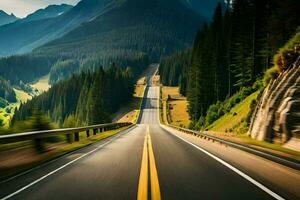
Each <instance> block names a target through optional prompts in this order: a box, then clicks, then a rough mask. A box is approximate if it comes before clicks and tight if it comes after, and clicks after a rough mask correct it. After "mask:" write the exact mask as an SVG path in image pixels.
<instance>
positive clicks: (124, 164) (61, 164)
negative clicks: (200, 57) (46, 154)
mask: <svg viewBox="0 0 300 200" xmlns="http://www.w3.org/2000/svg"><path fill="white" fill-rule="evenodd" d="M149 83H150V82H149ZM158 96H159V90H158V87H156V86H151V85H150V86H149V87H147V88H146V91H145V98H144V101H143V104H142V110H141V117H140V119H139V121H138V123H137V125H136V126H134V127H132V128H130V129H128V130H126V131H123V132H121V133H119V134H117V135H115V136H113V137H110V138H108V139H105V140H102V141H100V142H98V143H95V144H93V145H91V146H88V147H86V148H83V149H80V150H78V151H76V152H73V153H70V154H68V155H66V156H64V157H61V158H59V159H56V160H54V161H52V162H50V163H47V164H45V165H42V166H40V167H38V168H36V169H33V170H31V171H29V172H28V173H26V174H23V175H20V176H17V177H14V178H12V179H10V180H8V181H6V182H2V183H0V198H2V199H22V200H23V199H43V200H47V199H49V200H50V199H51V200H53V199H105V200H108V199H116V200H121V199H124V200H131V199H147V198H149V199H150V197H152V199H170V200H177V199H251V200H252V199H260V200H263V199H299V197H300V194H299V191H300V190H297V189H300V185H299V184H300V182H298V181H299V180H300V179H299V177H300V173H299V172H298V171H295V170H292V169H289V168H286V167H284V166H281V165H279V164H276V163H271V161H267V160H264V159H262V158H259V157H257V156H254V155H249V154H248V153H246V152H242V151H240V150H235V149H231V148H229V147H219V146H221V145H219V144H213V143H212V142H205V143H203V144H202V143H201V142H199V141H198V142H193V138H188V137H185V136H183V135H182V134H181V133H178V132H177V131H175V130H172V129H169V128H166V127H165V126H162V125H160V123H159V120H158V109H157V108H158V99H157V98H158ZM214 145H219V146H214ZM219 148H221V149H219ZM222 148H224V150H223V149H222ZM210 149H211V151H208V150H210ZM216 150H221V151H217V152H216ZM227 151H228V152H227ZM236 155H237V156H236ZM247 156H248V157H247ZM240 157H243V158H247V160H246V161H245V162H246V163H244V161H243V159H242V158H240ZM249 160H250V161H251V160H254V161H255V160H257V163H258V164H260V165H266V166H268V169H263V168H262V170H273V172H272V173H280V174H279V177H277V176H274V177H275V178H274V179H275V180H273V178H272V175H271V176H269V175H265V174H268V173H262V174H260V173H256V172H255V169H256V168H255V166H256V165H255V163H254V165H255V166H251V165H250V166H251V168H247V162H249ZM252 165H253V163H252ZM256 167H257V166H256ZM272 173H271V174H272ZM282 177H283V178H282ZM280 178H282V181H283V183H285V182H284V180H286V179H288V180H287V181H288V183H289V184H290V185H288V184H281V183H278V184H277V181H276V179H280ZM297 184H298V185H297ZM297 191H298V192H297Z"/></svg>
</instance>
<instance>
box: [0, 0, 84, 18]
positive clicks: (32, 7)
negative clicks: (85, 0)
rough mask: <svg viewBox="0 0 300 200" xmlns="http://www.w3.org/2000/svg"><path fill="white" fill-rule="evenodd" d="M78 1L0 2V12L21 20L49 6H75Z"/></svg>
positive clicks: (1, 0)
mask: <svg viewBox="0 0 300 200" xmlns="http://www.w3.org/2000/svg"><path fill="white" fill-rule="evenodd" d="M79 1H80V0H0V10H3V11H5V12H6V13H8V14H11V13H13V14H14V15H16V16H17V17H20V18H22V17H25V16H27V15H28V14H30V13H32V12H34V11H36V10H38V9H40V8H45V7H47V6H48V5H51V4H62V3H66V4H70V5H75V4H77V3H78V2H79Z"/></svg>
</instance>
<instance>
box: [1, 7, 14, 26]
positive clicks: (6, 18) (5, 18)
mask: <svg viewBox="0 0 300 200" xmlns="http://www.w3.org/2000/svg"><path fill="white" fill-rule="evenodd" d="M17 20H18V18H17V17H16V16H14V15H13V14H11V15H9V14H7V13H6V12H4V11H2V10H0V26H2V25H5V24H9V23H12V22H15V21H17Z"/></svg>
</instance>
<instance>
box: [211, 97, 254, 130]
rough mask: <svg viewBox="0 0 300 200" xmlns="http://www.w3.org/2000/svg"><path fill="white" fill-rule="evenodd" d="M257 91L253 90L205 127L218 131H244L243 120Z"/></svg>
mask: <svg viewBox="0 0 300 200" xmlns="http://www.w3.org/2000/svg"><path fill="white" fill-rule="evenodd" d="M258 94H259V92H254V93H252V94H251V95H250V96H248V97H247V98H246V99H244V100H243V101H242V102H241V103H239V104H237V105H236V106H234V107H233V108H232V109H231V110H230V112H229V113H226V114H225V115H223V116H222V117H221V118H219V119H218V120H216V121H215V122H214V123H212V124H211V125H210V126H209V127H208V128H207V129H208V130H211V131H218V132H236V133H245V132H246V131H247V129H246V127H245V125H244V121H245V119H246V117H247V116H248V113H249V112H250V105H251V102H252V101H253V100H255V99H256V98H257V96H258Z"/></svg>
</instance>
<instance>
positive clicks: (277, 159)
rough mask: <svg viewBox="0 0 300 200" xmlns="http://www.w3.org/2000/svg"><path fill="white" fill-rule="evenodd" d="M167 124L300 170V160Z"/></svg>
mask: <svg viewBox="0 0 300 200" xmlns="http://www.w3.org/2000/svg"><path fill="white" fill-rule="evenodd" d="M167 126H169V127H171V128H174V129H177V130H179V131H181V132H184V133H187V134H192V135H194V136H196V137H200V138H203V139H207V140H211V141H212V142H219V143H221V144H224V145H228V146H231V147H234V148H237V149H240V150H243V151H246V152H248V153H252V154H255V155H257V156H260V157H263V158H266V159H268V160H271V161H274V162H277V163H279V164H282V165H285V166H288V167H291V168H293V169H296V170H300V162H299V161H298V160H294V159H290V158H285V157H279V156H277V155H274V154H271V153H269V152H265V151H262V150H257V149H255V148H252V147H249V146H247V145H244V144H238V143H235V142H231V141H228V140H224V139H221V138H218V137H215V136H212V135H209V134H207V133H204V132H198V131H193V130H190V129H186V128H181V127H178V126H174V125H167Z"/></svg>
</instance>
